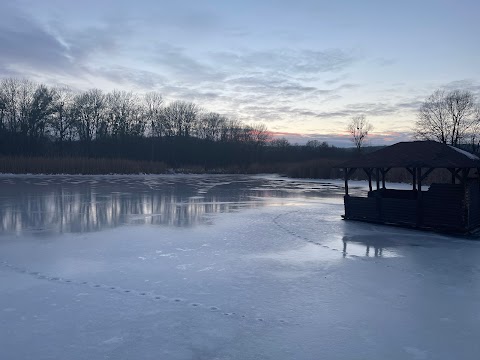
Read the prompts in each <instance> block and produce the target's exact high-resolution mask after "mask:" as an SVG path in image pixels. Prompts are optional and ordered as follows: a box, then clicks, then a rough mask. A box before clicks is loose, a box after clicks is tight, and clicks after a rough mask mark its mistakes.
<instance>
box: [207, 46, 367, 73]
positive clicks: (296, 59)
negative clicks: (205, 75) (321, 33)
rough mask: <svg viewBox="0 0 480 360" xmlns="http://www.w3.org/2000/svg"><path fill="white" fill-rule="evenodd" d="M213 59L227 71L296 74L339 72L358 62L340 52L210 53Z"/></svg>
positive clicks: (283, 50) (337, 50) (345, 52)
mask: <svg viewBox="0 0 480 360" xmlns="http://www.w3.org/2000/svg"><path fill="white" fill-rule="evenodd" d="M211 56H212V58H213V59H215V60H216V61H218V62H219V63H221V64H223V66H224V67H233V68H244V69H245V68H247V69H258V70H263V71H272V70H274V71H278V72H285V73H295V74H314V73H321V72H335V71H340V70H343V69H345V68H346V67H347V66H349V65H351V64H352V63H354V62H355V61H356V60H357V59H358V58H357V57H356V56H355V55H354V54H352V53H350V52H347V51H344V50H341V49H331V50H325V51H318V50H291V49H273V50H270V51H253V52H248V51H244V52H241V53H240V52H216V53H211Z"/></svg>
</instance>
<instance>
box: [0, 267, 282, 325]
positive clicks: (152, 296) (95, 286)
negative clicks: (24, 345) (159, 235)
mask: <svg viewBox="0 0 480 360" xmlns="http://www.w3.org/2000/svg"><path fill="white" fill-rule="evenodd" d="M0 266H3V267H5V268H7V269H10V270H11V271H13V272H16V273H19V274H23V275H30V276H32V277H34V278H36V279H38V280H43V281H49V282H53V283H58V284H65V285H78V286H82V287H88V288H90V289H91V290H103V291H108V292H111V293H116V294H119V295H120V294H121V295H124V296H138V297H139V298H143V299H149V300H152V301H154V302H165V303H171V304H180V305H184V306H188V307H191V308H197V309H203V310H206V311H208V312H211V313H218V314H221V315H223V316H225V317H231V318H232V317H236V318H237V319H238V320H254V321H255V322H257V323H260V322H261V323H267V324H268V323H270V324H272V323H277V324H282V325H287V324H288V321H287V320H285V319H274V320H271V321H267V320H265V319H264V318H259V317H256V316H253V315H250V316H248V315H245V314H238V313H236V312H227V311H226V310H222V309H221V308H220V307H218V306H211V305H205V304H202V303H199V302H194V301H189V300H186V299H182V298H178V297H177V298H172V297H168V296H165V295H161V294H157V293H155V292H150V291H138V290H134V289H126V288H123V287H120V286H115V285H108V284H99V283H96V282H92V281H81V280H73V279H68V278H62V277H58V276H51V275H48V274H45V273H41V272H39V271H30V270H29V269H27V268H24V267H19V266H15V265H13V264H10V263H9V262H7V261H4V260H0Z"/></svg>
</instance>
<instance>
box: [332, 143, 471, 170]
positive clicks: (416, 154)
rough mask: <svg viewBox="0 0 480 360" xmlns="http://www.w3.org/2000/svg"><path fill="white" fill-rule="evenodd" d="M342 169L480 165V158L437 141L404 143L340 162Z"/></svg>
mask: <svg viewBox="0 0 480 360" xmlns="http://www.w3.org/2000/svg"><path fill="white" fill-rule="evenodd" d="M338 167H342V168H395V167H425V168H480V159H479V158H478V157H477V156H475V155H473V154H471V153H469V152H467V151H464V150H460V149H457V148H455V147H453V146H450V145H446V144H441V143H438V142H435V141H412V142H400V143H397V144H394V145H391V146H387V147H385V148H383V149H380V150H377V151H374V152H372V153H370V154H365V155H360V156H358V157H357V158H355V159H352V160H349V161H347V162H345V163H343V164H340V165H338Z"/></svg>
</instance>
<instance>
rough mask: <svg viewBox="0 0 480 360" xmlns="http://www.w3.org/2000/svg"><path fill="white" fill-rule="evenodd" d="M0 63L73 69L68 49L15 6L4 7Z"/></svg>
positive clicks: (47, 68) (0, 36)
mask: <svg viewBox="0 0 480 360" xmlns="http://www.w3.org/2000/svg"><path fill="white" fill-rule="evenodd" d="M0 12H1V13H2V18H3V19H6V21H3V20H2V22H0V49H1V52H0V64H1V65H2V67H6V68H10V69H11V68H17V67H20V66H26V67H30V68H37V67H40V68H42V69H46V70H55V71H65V70H67V69H68V68H69V67H70V65H71V64H70V60H69V59H68V56H67V49H66V47H65V45H64V44H62V43H61V42H60V41H59V40H58V39H57V38H55V37H54V36H53V35H52V34H51V33H49V32H48V31H46V30H45V29H44V28H43V27H42V26H41V25H40V24H38V23H37V22H35V21H33V20H32V19H29V18H28V17H27V16H26V15H25V14H24V13H22V12H21V11H19V10H18V9H16V8H15V7H14V6H11V5H8V4H3V5H0Z"/></svg>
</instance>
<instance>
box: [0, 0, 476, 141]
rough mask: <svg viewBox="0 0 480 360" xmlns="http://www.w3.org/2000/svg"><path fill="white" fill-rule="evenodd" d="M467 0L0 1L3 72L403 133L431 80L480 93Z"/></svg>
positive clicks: (301, 129)
mask: <svg viewBox="0 0 480 360" xmlns="http://www.w3.org/2000/svg"><path fill="white" fill-rule="evenodd" d="M479 13H480V2H478V1H476V0H472V1H470V0H457V1H453V0H452V1H447V0H421V1H420V0H416V1H411V0H404V1H395V2H393V1H384V0H371V1H368V0H364V1H358V0H356V1H353V0H352V1H346V0H337V1H333V0H330V1H323V0H295V1H287V0H275V1H274V0H271V1H270V0H268V1H267V0H256V1H251V0H242V1H227V0H211V1H208V0H203V1H198V0H176V1H171V0H170V1H164V0H136V1H122V0H95V1H91V0H82V1H73V0H71V1H69V0H42V1H38V0H34V1H33V0H29V1H27V0H15V1H13V0H0V14H2V15H1V21H0V78H5V77H20V78H23V77H25V78H28V79H31V80H35V81H38V82H43V83H46V84H48V85H51V86H58V85H61V86H63V85H67V86H69V87H72V88H74V89H78V90H85V89H90V88H99V89H102V90H105V91H110V90H113V89H121V90H127V91H135V92H139V93H141V92H147V91H158V92H160V93H161V94H162V96H163V97H164V99H165V101H166V102H167V103H168V102H170V101H173V100H184V101H193V102H195V103H197V104H199V105H200V106H202V107H203V108H205V109H207V110H208V111H216V112H219V113H221V114H224V115H227V116H230V117H232V118H235V119H238V120H241V121H244V122H246V123H249V124H256V123H264V124H265V125H267V127H268V129H269V130H270V131H272V132H273V133H274V134H275V135H276V136H284V137H286V138H287V139H288V140H290V141H291V142H292V143H296V142H297V143H305V142H306V141H308V140H320V141H327V142H329V143H330V144H333V145H337V146H346V145H350V142H349V136H348V134H347V132H346V127H347V124H348V122H349V121H350V119H351V118H352V117H354V116H357V115H365V116H366V118H367V120H368V121H369V122H370V123H371V124H372V125H373V126H374V130H373V131H372V133H371V135H370V140H369V142H370V144H371V145H383V144H391V143H394V142H397V141H402V140H409V139H411V132H412V128H413V125H414V122H415V120H416V114H417V110H418V108H419V106H420V104H421V103H422V102H423V101H424V100H425V98H426V97H428V95H430V94H431V93H432V92H433V91H435V90H436V89H457V88H458V89H464V90H470V91H472V92H474V93H475V94H477V96H478V94H480V72H479V64H480V46H478V41H479V34H480V22H479V21H478V14H479Z"/></svg>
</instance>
